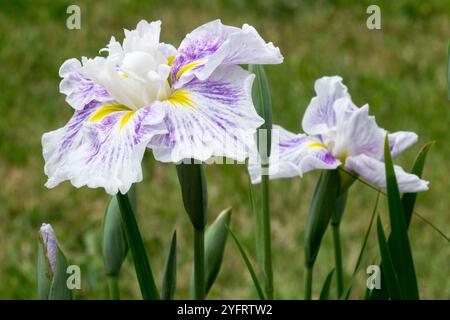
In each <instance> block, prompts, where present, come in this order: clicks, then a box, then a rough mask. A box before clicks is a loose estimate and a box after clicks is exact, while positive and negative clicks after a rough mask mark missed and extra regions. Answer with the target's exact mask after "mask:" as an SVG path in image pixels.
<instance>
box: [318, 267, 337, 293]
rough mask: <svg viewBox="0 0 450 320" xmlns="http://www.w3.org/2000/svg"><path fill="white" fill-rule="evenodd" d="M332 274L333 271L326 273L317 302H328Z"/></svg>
mask: <svg viewBox="0 0 450 320" xmlns="http://www.w3.org/2000/svg"><path fill="white" fill-rule="evenodd" d="M333 274H334V269H332V270H331V271H330V273H328V275H327V277H326V279H325V282H324V283H323V286H322V290H321V291H320V296H319V300H328V298H329V296H330V287H331V280H333Z"/></svg>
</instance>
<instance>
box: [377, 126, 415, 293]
mask: <svg viewBox="0 0 450 320" xmlns="http://www.w3.org/2000/svg"><path fill="white" fill-rule="evenodd" d="M384 160H385V170H386V185H387V195H388V206H389V220H390V224H391V239H392V242H390V243H389V245H390V246H389V249H390V252H391V254H392V259H393V263H394V267H395V270H396V271H397V275H398V277H399V283H400V286H401V288H402V292H403V293H404V296H405V298H406V299H419V292H418V288H417V278H416V273H415V269H414V263H413V258H412V254H411V248H410V245H409V239H408V232H407V227H406V221H405V215H404V212H403V207H402V202H401V199H400V192H399V189H398V184H397V178H396V176H395V171H394V165H393V162H392V158H391V154H390V149H389V140H388V137H387V135H386V139H385V146H384Z"/></svg>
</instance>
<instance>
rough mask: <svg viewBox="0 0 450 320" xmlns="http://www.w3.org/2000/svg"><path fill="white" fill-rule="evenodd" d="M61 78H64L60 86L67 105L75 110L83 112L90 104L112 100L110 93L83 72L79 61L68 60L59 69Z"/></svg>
mask: <svg viewBox="0 0 450 320" xmlns="http://www.w3.org/2000/svg"><path fill="white" fill-rule="evenodd" d="M59 76H60V77H61V78H63V79H62V80H61V82H60V84H59V91H60V92H61V93H63V94H65V95H66V101H67V103H68V104H69V105H70V106H72V107H73V108H74V109H75V110H81V109H83V108H84V106H86V105H87V104H89V103H90V102H92V101H94V100H97V101H104V100H109V99H111V97H110V95H109V93H108V91H106V89H105V88H104V87H102V86H101V85H99V84H96V83H94V81H92V80H91V79H90V78H89V77H88V76H86V75H85V74H84V73H83V72H82V66H81V63H80V61H79V60H77V59H69V60H66V61H65V62H64V63H63V64H62V66H61V68H60V69H59Z"/></svg>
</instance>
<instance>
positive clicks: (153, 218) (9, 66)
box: [0, 0, 450, 299]
mask: <svg viewBox="0 0 450 320" xmlns="http://www.w3.org/2000/svg"><path fill="white" fill-rule="evenodd" d="M371 3H372V1H359V2H358V4H356V2H354V1H289V0H284V1H275V0H252V1H240V0H224V1H221V2H215V1H206V0H204V1H200V0H197V1H190V2H187V1H182V0H171V1H131V0H130V1H128V0H122V1H108V2H106V1H95V2H94V1H50V0H48V1H24V0H21V1H5V0H2V1H0V61H2V63H1V67H0V81H1V85H0V111H1V112H0V177H1V180H2V183H1V187H0V244H1V245H0V298H2V299H10V298H13V299H16V298H19V299H29V298H34V297H35V296H36V295H35V292H36V276H35V274H36V261H37V231H38V229H39V226H40V224H41V223H42V222H48V223H51V224H52V225H53V227H54V229H55V231H56V233H57V236H58V238H59V241H60V243H61V245H62V247H63V248H64V251H65V254H66V256H67V257H68V259H69V260H70V262H71V263H73V264H77V265H79V266H80V267H81V270H82V290H81V291H80V292H78V293H77V297H78V298H80V299H92V298H94V299H102V298H105V297H107V287H106V277H105V275H104V271H103V263H102V258H101V230H102V218H103V213H104V208H105V206H106V203H107V201H108V196H107V195H106V194H105V192H104V191H103V190H91V189H87V188H82V189H76V188H74V187H72V186H71V185H70V184H68V183H63V184H62V185H60V186H58V187H57V188H55V189H52V190H48V189H46V188H45V187H44V183H45V181H46V177H45V175H44V172H43V165H44V163H43V159H42V154H41V152H42V150H41V144H40V139H41V135H42V134H43V133H44V132H46V131H50V130H54V129H56V128H58V127H61V126H62V125H64V124H65V123H66V121H67V120H68V119H69V117H70V116H71V114H72V109H71V108H70V107H69V106H68V105H67V104H66V103H65V102H64V97H63V96H62V95H61V94H59V92H58V83H59V80H60V79H59V78H58V68H59V66H60V65H61V64H62V62H63V61H64V60H66V59H68V58H71V57H77V58H79V57H81V56H82V55H86V56H94V55H96V54H97V51H98V49H100V48H102V47H104V46H105V45H106V43H107V42H108V41H109V38H110V36H111V35H114V36H116V38H119V39H122V35H123V33H122V28H128V29H131V28H134V26H135V25H136V23H137V22H138V21H139V20H140V19H147V20H156V19H160V20H162V22H163V28H162V35H161V39H162V41H164V42H169V43H173V44H174V45H178V44H179V42H180V41H181V40H182V39H183V37H184V35H185V34H186V33H188V32H189V31H191V30H193V29H194V28H195V27H197V26H199V25H200V24H203V23H205V22H208V21H210V20H213V19H216V18H221V19H222V21H223V22H224V23H226V24H231V25H236V26H240V25H242V24H243V23H249V24H251V25H253V26H255V27H256V28H257V30H259V32H260V33H261V34H262V36H263V37H264V39H266V40H268V41H273V42H274V43H275V44H276V45H277V46H279V47H280V49H281V51H282V53H283V54H284V57H285V63H284V64H282V65H279V66H270V67H267V69H266V71H267V73H268V77H269V81H270V83H271V87H272V94H273V108H274V122H275V123H277V124H280V125H283V126H284V127H286V128H287V129H289V130H292V131H298V130H299V123H300V119H301V117H302V114H303V112H304V110H305V108H306V106H307V105H308V102H309V100H310V99H311V98H312V97H313V95H314V93H313V84H314V80H315V79H317V78H319V77H321V76H323V75H335V74H338V75H341V76H342V77H343V78H344V82H345V84H346V85H347V86H348V87H349V90H350V93H351V94H352V96H353V99H354V101H355V102H356V103H357V104H358V105H362V104H364V103H369V105H370V111H371V113H372V114H374V115H376V117H377V121H378V124H379V125H380V126H382V127H384V128H388V129H389V130H391V131H396V130H411V131H415V132H417V133H418V134H419V136H420V140H419V143H418V144H417V145H416V146H415V147H413V148H412V149H411V150H409V151H408V152H406V153H405V154H404V155H403V156H402V157H401V159H399V161H398V162H399V163H400V164H402V165H403V166H405V168H410V166H411V164H412V161H413V159H414V157H415V154H416V153H417V151H418V150H419V148H420V146H421V145H423V144H424V143H426V142H427V141H430V140H436V145H435V146H434V147H433V149H432V150H431V153H430V156H429V160H428V163H427V166H426V169H425V177H426V179H428V180H430V181H431V183H430V191H429V192H427V193H424V194H421V195H420V196H419V199H418V204H417V207H416V209H417V211H418V212H420V213H421V214H422V215H423V216H424V217H426V218H427V219H429V220H431V221H432V222H433V223H434V224H436V225H437V226H439V227H440V228H441V229H442V230H444V232H445V233H446V234H448V233H449V225H450V224H449V222H450V221H449V211H450V210H449V209H450V198H449V197H448V194H449V190H450V188H449V187H450V185H449V177H448V173H449V162H448V159H449V158H450V144H449V143H448V141H449V140H448V139H449V134H448V126H449V123H450V113H449V102H448V101H447V84H446V64H447V44H448V41H449V39H450V34H449V31H450V3H449V2H446V1H439V0H434V1H427V2H424V1H395V4H388V3H390V2H388V1H385V2H380V3H379V5H380V6H381V19H382V20H381V21H382V29H381V30H368V29H367V28H366V19H367V17H368V15H367V14H366V8H367V6H368V5H369V4H371ZM69 4H78V5H80V7H81V30H68V29H66V27H65V22H66V18H67V16H68V15H67V14H66V8H67V6H68V5H69ZM143 169H144V182H143V183H140V184H139V185H138V198H139V209H138V210H139V212H138V213H139V220H140V228H141V230H142V233H143V236H144V238H145V245H146V247H147V250H148V253H149V256H150V259H151V263H152V267H153V269H154V271H155V274H156V277H157V279H159V280H160V279H161V272H162V267H163V261H164V256H165V251H166V248H167V247H168V245H169V241H170V236H171V233H172V231H173V229H177V233H178V255H179V256H178V257H179V260H178V270H179V276H178V279H179V281H178V287H177V293H176V297H177V298H183V297H184V298H186V297H187V292H188V283H189V276H190V273H191V263H192V258H193V253H192V249H191V242H192V234H191V229H190V226H189V221H188V218H187V216H186V214H185V213H184V210H183V206H182V203H181V196H180V191H179V186H178V181H177V178H176V173H175V167H174V166H173V165H167V164H161V163H157V162H155V161H154V160H153V157H152V155H151V152H148V153H147V154H146V157H145V159H144V161H143ZM207 177H208V181H209V203H210V205H209V220H210V221H212V219H214V218H215V217H216V216H217V214H218V213H219V212H220V211H221V210H222V209H223V208H225V207H227V206H229V205H232V206H233V208H234V213H233V217H232V225H233V228H234V230H235V231H236V233H237V234H238V235H239V236H240V237H241V238H242V240H243V242H244V244H245V246H246V247H247V249H248V250H249V251H251V253H252V255H253V256H255V255H254V252H255V250H254V240H253V228H252V217H251V214H250V210H249V204H248V186H247V180H246V175H245V168H244V167H243V166H242V165H239V166H238V165H236V166H223V165H222V166H219V165H215V166H208V167H207ZM317 177H318V172H314V173H311V174H308V175H306V176H305V178H304V179H300V178H296V179H283V180H277V181H274V182H273V183H272V184H271V191H272V193H271V207H272V226H273V252H274V273H275V286H276V297H278V298H282V299H291V298H293V299H294V298H301V297H303V271H304V268H303V250H302V247H303V236H304V235H303V226H304V224H305V220H306V211H307V208H308V205H309V202H310V200H311V196H312V192H313V187H314V184H315V181H316V179H317ZM375 197H376V194H375V192H374V191H373V190H371V189H369V188H367V187H366V186H364V185H362V184H361V183H356V184H355V185H354V186H353V187H352V188H351V190H350V197H349V204H348V207H347V210H346V213H345V215H344V218H343V223H342V234H343V235H342V238H343V253H344V265H345V271H346V273H347V281H348V280H349V279H348V276H349V274H350V273H351V270H352V269H353V266H354V264H355V261H356V258H357V255H358V252H359V249H360V246H361V243H362V238H363V234H364V232H365V230H366V228H367V224H368V221H369V217H370V213H371V210H372V208H373V204H374V202H375ZM385 203H386V199H385V198H381V205H380V210H379V211H380V213H381V214H382V215H385V214H386V206H385ZM384 221H385V222H387V218H386V215H385V216H384ZM410 239H411V245H412V249H413V256H414V259H415V266H416V272H417V276H418V282H419V287H420V292H421V297H422V298H427V299H431V298H438V299H449V298H450V277H449V269H448V262H449V258H450V251H449V244H448V242H446V241H445V240H444V239H443V238H441V237H440V236H439V235H438V234H437V233H436V232H434V231H433V230H432V229H431V228H430V227H429V226H427V225H426V224H424V223H423V222H422V221H420V220H419V219H416V218H413V220H412V225H411V228H410ZM377 252H378V248H377V243H376V238H375V234H374V232H372V234H371V237H370V240H369V246H368V250H367V252H366V255H365V259H366V260H365V264H364V267H366V266H367V265H369V264H372V263H377V262H378V261H379V257H378V253H377ZM333 263H334V259H333V251H332V243H331V235H330V233H329V232H327V234H326V236H325V239H324V243H323V246H322V249H321V251H320V253H319V257H318V261H317V263H316V265H317V267H316V271H315V279H314V285H315V287H314V295H315V296H317V295H318V291H319V290H320V287H321V286H322V283H323V281H324V279H325V276H326V274H327V273H328V272H329V270H330V269H331V268H332V267H333ZM364 269H365V268H364ZM244 270H245V269H244V265H243V262H242V260H241V259H240V256H239V254H238V253H237V250H236V248H235V247H234V244H232V243H231V242H229V243H228V245H227V248H226V252H225V259H224V262H223V266H222V269H221V272H220V274H219V277H218V279H217V281H216V283H215V284H214V286H213V288H212V291H211V292H210V296H209V297H210V298H230V299H234V298H256V297H257V296H256V293H255V290H254V289H253V287H252V282H251V279H250V277H249V275H248V273H247V272H246V271H244ZM236 271H239V272H236ZM364 271H365V270H362V271H361V272H360V275H359V277H358V278H357V279H356V282H355V290H354V291H353V294H352V298H359V297H361V296H362V293H363V291H364V288H365V281H366V274H365V272H364ZM120 286H121V293H122V296H123V297H124V298H132V299H135V298H136V299H137V298H140V294H139V289H138V286H137V281H136V279H135V274H134V269H133V267H132V265H131V261H130V259H129V257H128V260H127V261H126V263H125V265H124V268H123V271H122V273H121V278H120ZM333 292H334V291H333Z"/></svg>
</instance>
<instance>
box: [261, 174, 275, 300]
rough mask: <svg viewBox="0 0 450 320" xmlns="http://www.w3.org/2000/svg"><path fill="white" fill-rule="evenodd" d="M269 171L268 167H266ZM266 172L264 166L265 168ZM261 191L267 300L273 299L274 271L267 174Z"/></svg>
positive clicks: (263, 177)
mask: <svg viewBox="0 0 450 320" xmlns="http://www.w3.org/2000/svg"><path fill="white" fill-rule="evenodd" d="M266 168H267V169H266V170H268V165H267V167H266ZM263 171H264V166H263ZM261 191H262V213H263V215H262V227H263V235H264V236H263V248H264V255H263V265H264V270H263V271H264V275H265V280H266V281H265V284H264V289H265V293H266V298H267V299H269V300H270V299H273V271H272V243H271V228H270V207H269V176H268V175H267V174H264V175H262V177H261Z"/></svg>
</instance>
